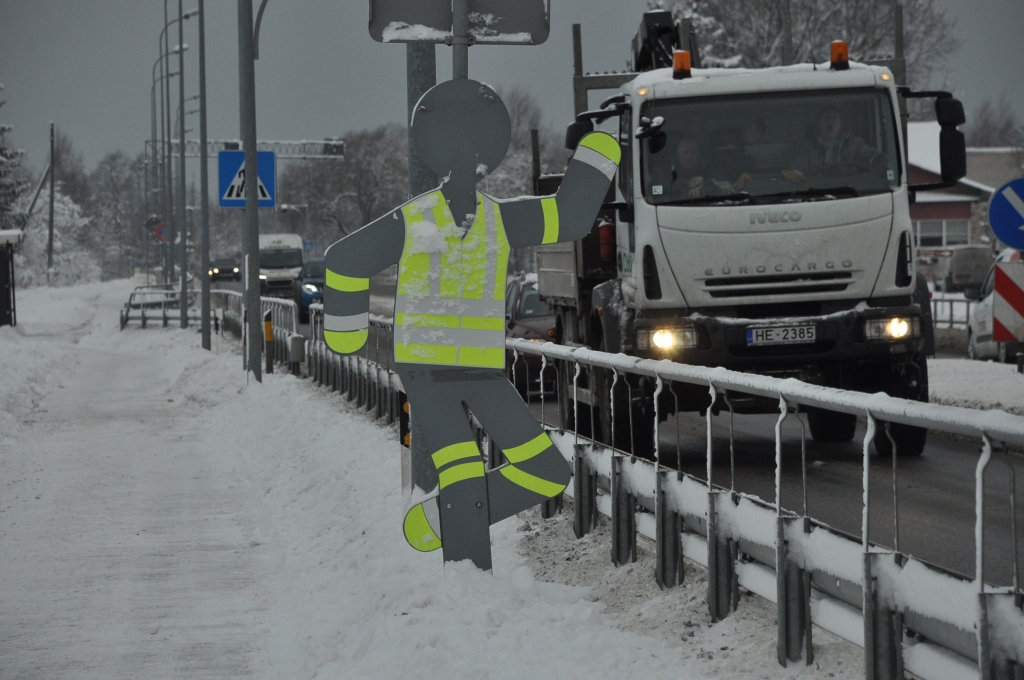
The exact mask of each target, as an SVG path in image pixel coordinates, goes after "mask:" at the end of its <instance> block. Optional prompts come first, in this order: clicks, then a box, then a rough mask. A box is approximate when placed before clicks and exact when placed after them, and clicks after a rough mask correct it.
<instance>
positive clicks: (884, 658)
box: [864, 553, 903, 680]
mask: <svg viewBox="0 0 1024 680" xmlns="http://www.w3.org/2000/svg"><path fill="white" fill-rule="evenodd" d="M896 558H897V555H896V554H895V553H865V555H864V661H865V663H864V677H865V678H866V680H903V617H902V616H901V615H900V614H899V613H898V612H896V611H894V610H893V609H891V608H890V607H889V606H888V605H886V603H885V599H884V598H883V596H882V594H881V593H880V592H879V590H878V577H877V576H874V574H875V573H878V572H879V569H878V568H876V567H875V564H876V563H877V562H878V561H879V560H894V559H896Z"/></svg>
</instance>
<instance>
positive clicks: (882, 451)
mask: <svg viewBox="0 0 1024 680" xmlns="http://www.w3.org/2000/svg"><path fill="white" fill-rule="evenodd" d="M912 363H913V364H914V365H916V367H917V376H907V375H904V376H903V378H904V379H903V380H902V381H901V382H900V383H898V384H897V385H895V386H894V387H893V389H891V390H886V392H887V393H888V394H891V395H892V396H894V397H902V398H904V399H914V400H916V401H921V402H925V403H927V402H928V362H927V360H926V359H925V358H924V357H923V356H922V357H918V358H917V359H916V360H915V361H914V362H912ZM877 425H878V430H877V432H876V433H875V442H874V443H875V451H876V452H877V453H878V455H879V456H892V442H891V441H890V440H889V437H888V436H887V435H886V433H885V423H884V422H882V421H879V422H878V423H877ZM889 434H891V435H892V439H893V441H895V442H896V456H897V457H898V458H916V457H917V456H920V455H921V454H922V453H923V452H924V445H925V441H926V440H927V438H928V430H927V429H926V428H923V427H914V426H913V425H904V424H903V423H890V424H889Z"/></svg>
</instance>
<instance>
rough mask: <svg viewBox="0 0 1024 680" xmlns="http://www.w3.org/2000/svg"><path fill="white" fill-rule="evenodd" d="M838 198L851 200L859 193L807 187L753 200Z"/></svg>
mask: <svg viewBox="0 0 1024 680" xmlns="http://www.w3.org/2000/svg"><path fill="white" fill-rule="evenodd" d="M840 196H844V197H848V198H852V197H856V196H860V192H859V191H857V190H856V189H854V188H853V187H829V188H827V189H819V188H817V187H807V188H806V189H800V190H799V191H782V192H780V193H777V194H759V195H757V196H756V197H755V200H756V202H758V203H762V202H768V201H764V200H763V199H769V200H778V199H786V198H819V199H822V200H834V199H836V198H839V197H840Z"/></svg>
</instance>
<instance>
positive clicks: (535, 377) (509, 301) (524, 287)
mask: <svg viewBox="0 0 1024 680" xmlns="http://www.w3.org/2000/svg"><path fill="white" fill-rule="evenodd" d="M505 329H506V331H505V335H506V336H507V337H510V338H523V339H525V340H533V341H535V342H549V341H554V340H555V312H554V310H553V309H552V308H551V305H549V304H548V303H546V302H544V301H543V300H541V299H540V295H539V293H538V292H537V275H536V274H519V275H517V276H514V277H513V278H512V279H511V280H510V281H509V282H508V284H507V286H506V288H505ZM507 354H508V357H507V361H508V365H509V366H510V367H512V368H513V369H514V375H513V376H512V378H513V380H512V382H513V384H514V385H515V386H516V389H517V390H519V394H521V395H522V396H523V398H524V399H528V398H529V397H530V396H531V395H534V394H540V391H541V389H542V387H543V389H544V391H545V392H551V391H553V390H554V385H555V371H554V367H553V366H551V364H548V369H547V370H546V371H545V372H544V383H543V385H541V383H540V377H541V375H540V371H541V363H542V362H541V357H540V356H539V355H536V354H526V355H520V357H519V361H518V363H516V362H515V356H514V355H513V353H512V352H508V353H507Z"/></svg>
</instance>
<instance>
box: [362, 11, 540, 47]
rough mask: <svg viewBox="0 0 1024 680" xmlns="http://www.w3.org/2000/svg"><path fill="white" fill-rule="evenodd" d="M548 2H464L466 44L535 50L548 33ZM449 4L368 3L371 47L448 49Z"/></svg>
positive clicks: (449, 38) (452, 34)
mask: <svg viewBox="0 0 1024 680" xmlns="http://www.w3.org/2000/svg"><path fill="white" fill-rule="evenodd" d="M550 10H551V3H550V0H519V1H518V2H508V0H469V38H470V41H471V42H470V43H469V44H476V45H540V44H541V43H543V42H544V41H545V40H547V39H548V34H549V33H550V32H551V11H550ZM454 35H455V32H454V30H453V28H452V0H370V36H371V37H372V38H373V39H374V40H376V41H377V42H428V43H441V44H448V45H451V44H453V43H452V37H453V36H454Z"/></svg>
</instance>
